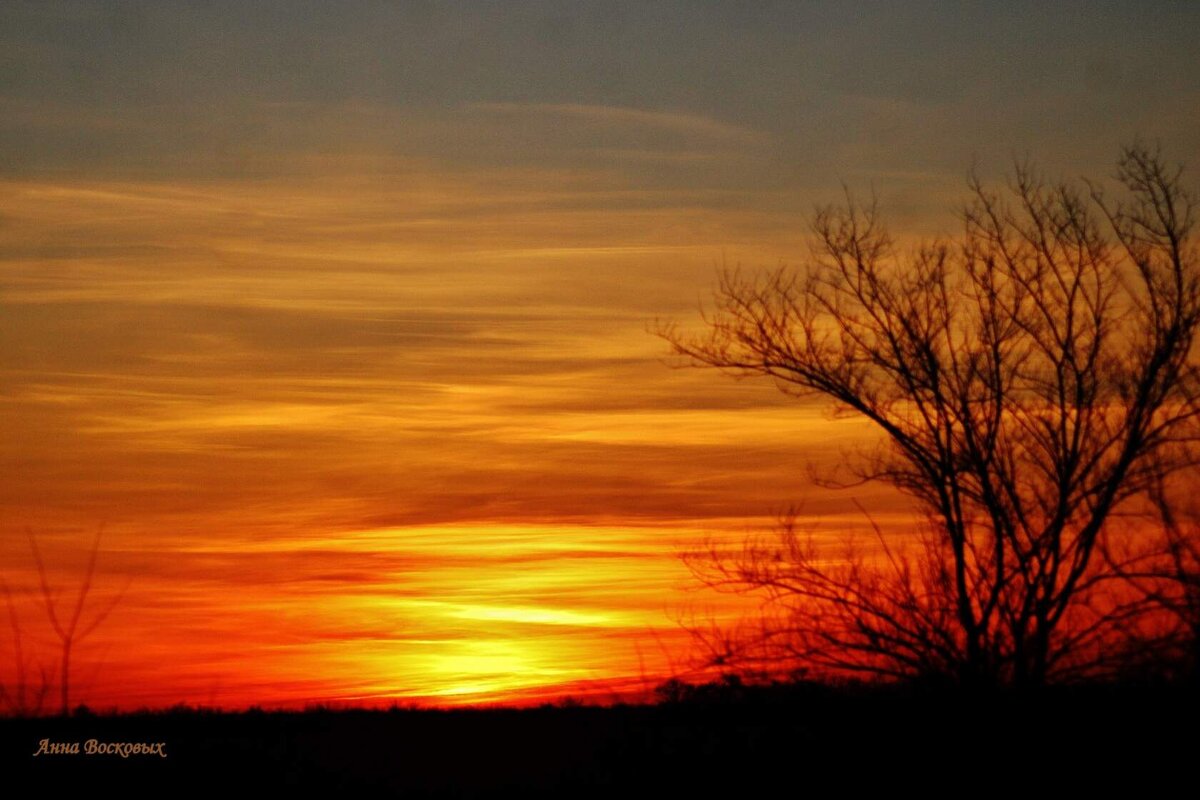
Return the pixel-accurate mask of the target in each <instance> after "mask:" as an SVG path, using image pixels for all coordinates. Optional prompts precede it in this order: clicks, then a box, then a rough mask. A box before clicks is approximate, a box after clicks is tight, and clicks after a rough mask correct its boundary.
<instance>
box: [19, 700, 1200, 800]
mask: <svg viewBox="0 0 1200 800" xmlns="http://www.w3.org/2000/svg"><path fill="white" fill-rule="evenodd" d="M1198 696H1200V695H1198V694H1197V692H1196V691H1195V690H1182V689H1166V688H1145V687H1138V688H1132V687H1088V688H1077V689H1070V690H1067V689H1058V690H1053V691H1045V692H1042V693H1039V694H1021V695H1012V694H1009V695H992V696H986V697H966V696H963V695H961V694H954V693H946V692H940V693H930V692H918V691H911V690H895V689H888V690H884V689H873V690H864V689H840V690H834V689H828V688H821V687H815V686H800V687H776V688H773V689H761V690H754V691H750V690H746V689H744V688H736V689H734V690H729V689H728V688H726V689H721V690H713V691H710V692H700V693H692V694H691V696H688V697H686V698H684V699H682V700H679V701H676V702H667V703H663V704H660V705H657V706H617V707H610V708H595V707H561V706H560V707H543V708H536V709H528V710H494V709H493V710H470V711H413V710H393V711H320V710H318V711H307V712H303V713H271V712H254V711H251V712H246V713H236V714H235V713H213V712H199V711H171V712H166V713H146V714H127V715H119V716H75V717H71V718H69V719H63V718H46V719H25V720H14V719H7V720H0V769H3V773H4V784H3V785H4V787H5V788H6V789H7V788H10V787H13V786H16V787H21V788H22V789H24V790H25V791H22V792H19V793H18V795H14V796H44V797H58V796H64V795H62V791H63V790H72V789H73V790H76V791H77V792H80V793H81V796H91V795H93V794H95V792H96V791H97V790H98V789H99V788H100V787H103V786H111V787H113V788H115V789H117V790H119V791H120V792H121V794H122V796H126V797H127V796H134V795H136V796H142V795H149V794H156V795H157V794H170V795H172V796H179V795H180V794H181V793H186V794H189V795H190V794H206V795H208V794H213V793H219V794H220V795H225V796H232V797H238V796H243V795H247V794H251V793H259V792H265V793H268V796H274V795H276V794H278V793H280V791H281V790H286V789H289V788H302V789H307V790H309V791H317V792H329V793H333V792H337V793H338V794H339V795H341V794H343V793H346V792H351V793H354V792H361V793H368V792H369V793H370V795H369V796H377V795H380V794H383V795H385V796H386V795H392V796H402V797H461V796H482V797H490V796H499V795H514V796H530V795H540V796H555V797H580V796H596V797H609V796H618V797H620V796H625V795H632V796H658V797H662V798H676V797H679V798H692V797H726V798H731V800H733V799H735V798H741V797H747V796H753V795H755V794H763V793H767V794H769V795H770V796H775V795H776V794H779V793H781V792H782V793H783V794H786V795H789V796H793V797H830V796H840V795H843V794H844V795H845V796H849V797H860V796H864V795H865V796H875V795H876V794H883V793H884V792H887V793H890V792H891V791H892V790H895V789H898V788H901V787H903V788H906V789H910V790H916V791H917V792H919V793H920V795H921V796H959V797H961V796H966V795H972V794H976V793H980V792H986V793H988V794H991V793H992V792H995V791H996V790H1011V791H1020V792H1021V793H1023V794H1024V793H1030V792H1032V793H1034V794H1037V795H1043V794H1044V793H1046V792H1055V793H1060V794H1061V796H1071V797H1074V796H1077V795H1078V794H1079V793H1081V792H1087V791H1092V790H1097V789H1104V790H1106V791H1105V793H1106V794H1110V793H1111V792H1112V791H1113V790H1121V789H1127V790H1128V791H1130V792H1136V793H1137V795H1136V796H1146V795H1147V794H1148V793H1151V792H1154V791H1155V790H1157V789H1158V788H1160V787H1166V786H1168V785H1170V784H1173V783H1174V784H1179V783H1180V782H1182V785H1184V786H1186V785H1194V784H1193V781H1194V779H1195V777H1196V774H1197V770H1198V769H1200V702H1198ZM43 739H45V740H48V742H49V743H50V747H49V749H50V750H62V749H64V747H65V748H66V749H69V748H70V745H71V744H72V743H78V750H79V752H78V753H73V752H43V753H41V754H39V755H37V756H34V753H35V752H37V751H38V750H39V749H43V748H42V747H41V744H40V743H41V740H43ZM88 740H96V742H98V743H104V744H105V745H107V744H110V743H126V744H131V745H136V744H139V743H146V744H149V745H151V746H152V745H154V744H155V743H158V742H163V743H165V746H164V747H163V748H162V749H163V751H164V752H165V754H166V757H165V758H162V757H160V756H159V755H157V754H156V753H144V752H143V753H137V752H134V753H130V754H129V755H128V756H127V757H124V758H123V757H121V756H120V755H118V754H107V753H105V754H102V753H99V752H92V753H88V752H86V750H87V747H88V746H87V742H88ZM93 749H96V748H93ZM306 793H307V792H306ZM6 794H7V792H6ZM347 796H355V795H354V794H350V795H347Z"/></svg>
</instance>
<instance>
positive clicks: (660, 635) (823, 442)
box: [0, 2, 1200, 708]
mask: <svg viewBox="0 0 1200 800" xmlns="http://www.w3.org/2000/svg"><path fill="white" fill-rule="evenodd" d="M1003 6H1004V7H1003V8H1000V4H984V3H972V4H964V3H938V4H930V3H906V4H896V3H879V4H875V3H845V4H834V3H824V4H808V3H804V4H801V3H778V4H775V3H732V2H730V3H586V2H556V3H551V2H546V3H488V4H483V3H478V4H475V3H455V4H450V3H445V4H442V3H425V2H420V3H418V2H412V3H403V4H399V5H397V6H392V5H390V4H383V3H312V4H309V3H295V2H292V3H263V4H240V3H238V4H235V3H228V4H226V3H203V4H182V3H179V4H176V3H145V4H142V3H112V4H109V3H90V2H89V3H78V4H73V3H17V2H6V3H3V4H2V5H0V414H2V423H0V469H2V471H3V481H2V482H0V511H2V513H0V576H2V577H3V578H4V580H5V582H6V584H7V585H8V587H9V589H10V591H11V594H12V597H13V598H14V608H15V610H16V611H17V612H18V614H19V621H20V626H21V631H22V637H23V647H24V650H25V655H26V657H27V658H28V659H29V660H30V663H31V664H35V665H36V664H39V663H40V664H44V665H46V666H47V667H48V668H51V667H52V666H53V663H54V654H55V652H56V650H55V647H56V646H55V640H54V638H53V633H52V632H51V629H50V627H49V625H48V623H47V621H46V618H45V614H44V613H43V612H42V611H41V610H40V609H39V608H38V606H37V605H36V602H37V600H38V594H37V580H36V572H35V571H34V569H33V564H34V562H33V559H32V556H31V553H30V546H29V534H30V533H32V534H33V535H34V536H36V537H37V541H38V542H39V543H40V545H41V548H42V552H43V554H44V556H45V560H46V564H47V568H48V577H49V578H50V582H51V584H52V585H53V586H54V587H57V588H58V589H60V590H62V592H63V595H62V597H60V603H61V606H62V608H63V613H64V614H66V613H68V606H69V605H70V603H71V602H73V597H74V595H73V594H72V593H73V592H74V591H75V589H76V588H77V587H78V584H79V576H80V575H81V571H82V569H83V567H84V565H85V563H86V556H87V551H88V548H89V547H90V545H91V542H92V541H93V537H94V536H95V534H96V531H97V530H100V529H101V528H103V538H102V540H101V550H100V554H99V558H98V563H97V575H96V579H95V585H94V587H93V592H94V595H93V598H92V599H93V602H92V604H91V605H90V606H89V609H87V610H85V613H84V620H85V622H86V621H87V620H88V619H89V618H90V616H89V614H90V612H91V610H93V609H96V608H101V607H103V606H104V603H105V599H106V598H108V597H112V596H114V593H116V592H119V591H121V590H122V589H123V590H124V595H123V596H121V598H120V601H119V602H118V603H117V605H116V606H115V608H114V610H113V612H112V614H111V616H110V617H109V618H108V619H107V620H105V621H104V623H103V624H102V625H101V626H100V627H98V628H97V629H96V631H95V633H93V634H92V635H91V636H90V637H89V639H88V640H87V641H86V642H85V643H84V646H83V647H82V648H81V649H80V651H79V654H78V656H77V669H76V673H75V676H76V678H75V679H76V680H77V684H78V685H77V687H76V692H75V697H76V699H77V700H79V701H81V702H88V703H91V704H94V705H98V706H101V707H110V706H119V707H126V708H129V707H136V706H139V705H152V706H158V705H167V704H171V703H175V702H187V703H196V704H205V705H209V704H211V705H223V706H230V707H241V706H245V705H249V704H252V703H260V704H263V705H274V704H301V703H306V702H316V701H322V702H391V701H392V700H399V701H402V702H407V701H421V702H425V701H432V702H494V701H501V702H508V701H515V700H521V699H528V698H532V697H536V698H547V697H554V696H555V695H557V694H561V693H563V692H566V691H571V692H582V691H588V690H594V691H600V692H606V691H613V692H615V691H619V690H624V689H629V688H631V687H632V688H637V687H644V686H647V685H652V684H653V683H654V682H655V681H656V680H658V679H661V677H663V676H665V675H667V674H669V673H671V672H672V671H677V670H681V669H684V668H686V665H687V664H688V663H689V653H688V650H687V647H686V636H685V635H684V633H683V632H682V630H681V629H680V628H679V626H678V625H677V624H676V621H675V619H676V618H677V617H680V616H686V614H688V613H690V611H689V609H690V610H698V611H701V612H702V611H703V609H705V608H708V607H709V606H712V608H713V609H714V611H713V613H717V614H725V615H729V614H735V613H736V612H737V609H736V608H734V607H731V606H730V604H729V601H727V600H725V599H723V598H721V597H718V596H715V595H713V596H709V595H706V594H704V593H703V592H698V591H695V583H694V581H693V580H692V579H691V577H690V575H689V573H688V571H687V570H686V569H685V568H684V566H683V565H682V564H681V563H680V560H679V558H678V555H679V552H680V549H681V548H684V547H687V546H688V544H689V543H695V542H697V541H699V540H701V539H703V538H705V537H707V536H732V537H734V538H737V537H740V536H742V535H745V534H747V533H754V532H764V531H767V530H769V528H770V525H771V523H772V520H773V519H774V517H775V516H776V515H777V514H778V513H779V512H781V511H782V510H783V509H785V508H786V507H788V506H790V505H797V506H799V507H800V508H801V510H802V514H803V515H804V517H805V524H806V525H809V526H811V527H812V528H813V529H814V530H816V531H818V532H819V533H821V534H829V535H836V534H839V533H840V532H843V531H846V530H854V529H862V528H863V527H864V526H865V525H866V524H867V523H866V521H865V520H864V519H863V515H862V512H861V511H860V510H859V507H858V506H859V505H861V506H863V507H865V508H868V509H870V511H871V513H872V515H873V516H874V518H875V519H876V520H877V521H878V522H880V523H881V524H882V525H884V526H885V527H889V526H890V527H894V528H903V526H904V521H905V520H906V514H907V513H908V512H907V509H906V507H905V506H904V504H903V503H902V502H901V501H899V500H898V499H897V498H895V497H894V496H892V495H890V494H888V493H887V492H886V491H884V490H883V489H878V488H875V489H873V488H860V489H855V490H853V491H847V492H840V493H831V492H824V491H819V490H817V489H816V488H815V487H814V486H813V484H812V482H811V479H810V472H811V469H810V468H815V469H818V470H819V469H821V468H822V467H824V468H829V467H831V466H832V465H835V464H837V463H839V462H842V461H844V460H845V458H846V457H847V453H848V452H852V451H853V448H855V447H856V446H860V445H862V444H864V443H867V442H869V441H870V440H869V438H867V435H868V434H867V431H866V429H865V428H864V427H863V426H862V425H861V424H860V423H858V422H855V421H853V420H836V421H835V420H833V418H832V417H831V416H830V415H829V414H828V413H827V411H828V410H827V409H826V407H825V406H824V405H823V404H821V403H819V402H816V403H810V404H801V403H797V402H796V401H795V400H793V399H789V398H787V397H785V396H783V395H781V394H780V393H778V392H777V391H776V390H775V389H774V388H773V387H772V386H771V385H770V384H768V383H757V382H752V381H743V382H738V381H733V380H731V379H729V378H727V377H723V376H721V375H719V374H717V373H715V372H710V371H707V370H687V369H672V368H671V364H672V362H671V360H670V359H669V358H668V348H667V345H666V344H665V343H664V342H663V341H662V340H661V339H659V338H656V337H655V336H654V335H652V334H651V333H650V332H648V331H649V329H651V328H653V326H654V324H655V322H656V320H676V321H678V322H680V323H681V324H683V325H685V326H692V327H696V326H698V325H699V324H700V323H699V314H698V309H699V308H700V307H701V306H702V305H703V304H704V302H705V300H706V298H707V297H708V296H709V293H710V292H711V288H712V286H713V282H714V275H715V272H716V270H717V269H718V268H719V267H720V265H722V264H730V265H732V264H740V265H742V267H743V268H745V269H755V268H760V267H772V266H776V265H778V264H780V263H785V264H802V263H803V262H804V260H805V258H806V257H807V254H808V245H807V230H806V227H805V225H806V221H807V218H808V216H809V214H810V213H811V211H812V209H813V208H814V206H815V205H817V204H820V203H825V202H830V201H836V200H837V199H838V197H839V194H840V192H841V191H842V188H841V187H842V184H843V183H844V184H846V185H847V186H849V187H850V188H851V189H855V190H858V191H860V192H862V193H869V192H870V191H872V190H874V192H875V193H876V195H877V197H878V199H879V203H880V206H881V208H882V209H883V211H884V213H885V214H886V216H887V218H888V220H889V221H890V224H891V227H892V229H893V231H894V232H895V234H896V235H897V237H898V238H900V239H902V240H903V239H915V238H917V237H920V236H927V235H933V234H938V233H947V234H951V235H952V234H954V233H955V231H956V224H957V223H956V220H955V217H954V211H955V208H956V205H957V204H958V203H959V202H960V200H961V198H962V196H963V190H964V187H965V178H966V175H967V172H968V170H969V169H970V168H971V167H972V165H974V166H975V167H976V168H977V169H978V171H979V173H980V174H981V175H983V176H985V177H991V178H995V177H998V176H1000V175H1001V174H1002V173H1003V172H1005V170H1006V169H1007V168H1008V167H1009V166H1010V165H1011V163H1012V161H1013V159H1014V157H1018V158H1019V157H1023V156H1025V155H1030V156H1032V157H1034V158H1035V159H1036V160H1037V161H1038V163H1039V164H1041V165H1042V166H1043V167H1045V168H1046V169H1047V171H1048V172H1051V173H1052V174H1055V175H1059V174H1061V175H1068V176H1077V175H1088V176H1093V177H1104V176H1107V175H1109V174H1111V172H1112V170H1113V163H1114V160H1115V157H1116V154H1117V149H1118V146H1119V145H1120V144H1121V143H1122V142H1127V141H1130V140H1132V139H1133V137H1134V136H1136V135H1141V136H1143V137H1147V138H1150V139H1153V140H1157V141H1160V142H1161V144H1162V147H1163V151H1164V153H1165V154H1166V155H1167V156H1169V157H1170V158H1171V159H1173V160H1179V161H1183V162H1185V163H1186V164H1188V166H1189V167H1190V169H1191V171H1190V172H1189V175H1191V176H1192V178H1193V184H1194V182H1195V181H1194V179H1195V176H1196V175H1197V174H1198V171H1200V6H1197V5H1196V4H1194V3H1186V2H1180V3H1145V2H1142V3H1100V2H1096V3H1058V4H1049V5H1047V4H1043V3H1008V4H1003ZM11 632H12V631H11V629H10V627H9V624H8V621H7V614H5V618H4V619H3V620H0V642H2V644H0V679H2V680H4V681H5V682H6V683H8V684H9V685H11V684H12V681H13V680H14V676H15V668H14V658H13V653H12V639H13V637H12V636H11Z"/></svg>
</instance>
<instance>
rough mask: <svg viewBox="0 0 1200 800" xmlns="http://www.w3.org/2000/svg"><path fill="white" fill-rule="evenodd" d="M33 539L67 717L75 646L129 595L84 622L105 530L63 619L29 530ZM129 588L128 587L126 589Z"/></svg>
mask: <svg viewBox="0 0 1200 800" xmlns="http://www.w3.org/2000/svg"><path fill="white" fill-rule="evenodd" d="M26 533H27V535H28V536H29V548H30V550H31V551H32V552H33V559H34V562H35V564H36V565H37V573H38V587H39V589H40V590H41V596H42V606H43V608H44V609H45V611H46V618H47V619H48V620H49V621H50V627H51V628H52V629H53V631H54V634H55V636H56V637H57V638H58V641H59V684H58V688H59V700H60V703H61V706H60V711H61V713H62V714H63V715H64V716H66V715H67V714H69V713H70V710H71V663H72V662H71V657H72V655H73V654H74V650H75V646H76V645H78V644H79V643H80V642H81V641H83V640H84V639H86V638H87V637H88V636H90V635H91V634H92V632H94V631H95V630H96V629H97V628H98V627H100V625H101V624H102V623H103V622H104V620H106V619H108V616H109V614H111V613H112V611H113V609H114V608H116V606H117V604H118V603H119V602H121V598H122V597H124V595H125V589H122V590H121V591H120V592H118V593H117V594H115V595H114V596H113V597H112V598H111V600H110V601H109V602H108V604H107V605H105V606H104V607H103V608H101V609H100V610H99V611H97V612H95V613H94V614H93V615H92V617H91V619H90V620H87V621H86V622H85V621H84V618H83V617H84V609H85V608H87V603H88V595H89V594H90V593H91V590H92V580H93V579H94V577H95V574H96V558H97V556H98V555H99V553H100V538H101V535H102V534H103V529H99V530H97V531H96V538H95V540H94V541H93V542H92V549H91V551H90V552H89V553H88V561H87V568H86V569H85V571H84V575H83V580H82V581H81V583H80V585H79V592H78V594H77V595H76V597H75V603H74V606H73V607H72V608H71V610H70V612H69V616H65V617H64V616H60V614H59V609H58V596H57V593H56V592H55V591H54V590H53V589H52V588H51V587H50V583H49V579H48V577H47V574H46V565H45V562H44V561H43V560H42V551H41V549H40V548H39V547H38V543H37V537H35V536H34V535H33V531H31V530H28V529H27V530H26ZM126 588H128V587H126Z"/></svg>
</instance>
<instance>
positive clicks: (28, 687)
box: [0, 579, 50, 717]
mask: <svg viewBox="0 0 1200 800" xmlns="http://www.w3.org/2000/svg"><path fill="white" fill-rule="evenodd" d="M0 592H3V593H4V606H5V610H6V611H7V612H8V628H9V632H10V633H11V634H12V639H11V641H12V659H13V676H12V683H11V685H8V684H4V683H0V707H3V708H5V709H7V710H8V712H9V713H11V714H13V715H15V716H18V717H32V716H37V715H38V714H40V713H41V712H42V707H43V705H44V704H45V701H46V694H47V693H48V692H49V689H50V675H49V673H48V672H47V671H46V668H45V667H43V666H41V665H38V669H37V672H38V678H39V681H38V683H36V684H35V683H33V682H32V680H31V679H30V672H31V671H32V668H33V662H32V659H31V658H30V654H28V653H26V652H25V633H24V630H23V629H22V627H21V618H20V615H19V614H18V613H17V607H16V604H15V603H14V602H13V597H12V591H11V590H10V589H9V588H8V583H6V582H5V581H4V580H2V579H0Z"/></svg>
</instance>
